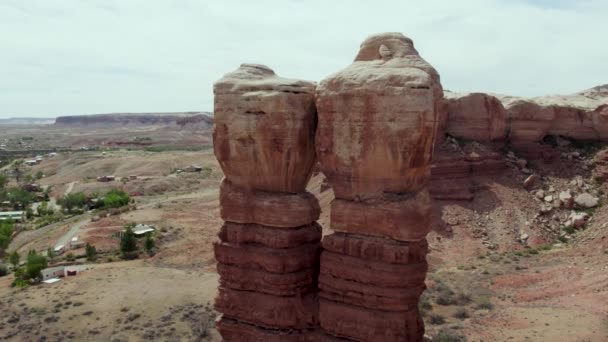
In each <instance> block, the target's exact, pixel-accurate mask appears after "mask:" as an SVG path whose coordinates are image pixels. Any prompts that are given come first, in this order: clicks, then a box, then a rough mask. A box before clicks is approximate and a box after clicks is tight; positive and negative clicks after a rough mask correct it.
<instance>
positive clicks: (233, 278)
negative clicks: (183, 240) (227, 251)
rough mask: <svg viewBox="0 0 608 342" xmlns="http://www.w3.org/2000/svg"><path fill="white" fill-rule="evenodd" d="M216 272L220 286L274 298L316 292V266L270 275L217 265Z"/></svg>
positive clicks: (258, 271)
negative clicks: (268, 295)
mask: <svg viewBox="0 0 608 342" xmlns="http://www.w3.org/2000/svg"><path fill="white" fill-rule="evenodd" d="M217 272H218V273H219V275H220V284H221V285H222V286H224V287H227V288H231V289H235V290H241V291H256V292H261V293H267V294H271V295H275V296H294V295H297V294H305V293H310V292H315V291H316V290H317V276H318V269H317V268H316V264H315V265H313V266H312V267H310V268H307V269H304V270H301V271H297V272H291V273H270V272H266V271H264V270H259V269H251V268H242V267H239V266H235V265H228V264H223V263H218V264H217Z"/></svg>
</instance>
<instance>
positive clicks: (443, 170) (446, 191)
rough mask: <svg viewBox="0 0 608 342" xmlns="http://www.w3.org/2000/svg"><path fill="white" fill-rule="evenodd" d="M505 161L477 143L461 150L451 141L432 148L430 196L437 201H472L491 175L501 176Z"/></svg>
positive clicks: (448, 140) (456, 143)
mask: <svg viewBox="0 0 608 342" xmlns="http://www.w3.org/2000/svg"><path fill="white" fill-rule="evenodd" d="M505 168H506V162H505V159H504V157H503V156H502V154H501V153H499V152H497V151H494V150H493V149H492V148H488V147H486V146H483V145H480V144H478V143H471V144H467V145H465V146H464V147H461V146H460V145H459V144H458V142H457V141H456V140H455V139H453V138H449V137H448V138H447V139H446V141H445V142H444V143H442V144H439V145H435V150H434V156H433V165H432V167H431V184H430V187H429V191H430V194H431V197H432V198H434V199H438V200H472V199H473V197H474V194H475V192H477V191H480V190H483V189H486V188H487V182H486V180H488V181H491V178H492V176H495V175H497V174H500V173H502V172H503V171H504V170H505Z"/></svg>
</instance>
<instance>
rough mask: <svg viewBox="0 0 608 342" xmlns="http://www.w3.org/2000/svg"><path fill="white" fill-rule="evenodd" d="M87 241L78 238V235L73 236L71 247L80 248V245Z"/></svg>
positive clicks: (82, 245)
mask: <svg viewBox="0 0 608 342" xmlns="http://www.w3.org/2000/svg"><path fill="white" fill-rule="evenodd" d="M84 245H85V243H84V241H82V240H79V239H78V236H74V237H73V238H72V240H70V248H71V249H76V248H80V247H84Z"/></svg>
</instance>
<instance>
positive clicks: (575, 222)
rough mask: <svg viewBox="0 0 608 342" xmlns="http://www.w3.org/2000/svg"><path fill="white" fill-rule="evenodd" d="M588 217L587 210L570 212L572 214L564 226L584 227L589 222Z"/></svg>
mask: <svg viewBox="0 0 608 342" xmlns="http://www.w3.org/2000/svg"><path fill="white" fill-rule="evenodd" d="M588 219H589V214H587V213H585V212H575V211H573V212H571V213H570V216H568V219H567V220H566V222H565V223H564V226H566V227H573V228H576V229H580V228H582V227H584V226H585V224H587V220H588Z"/></svg>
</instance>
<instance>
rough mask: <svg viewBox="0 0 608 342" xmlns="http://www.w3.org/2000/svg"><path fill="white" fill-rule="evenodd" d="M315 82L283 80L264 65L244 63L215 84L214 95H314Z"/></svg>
mask: <svg viewBox="0 0 608 342" xmlns="http://www.w3.org/2000/svg"><path fill="white" fill-rule="evenodd" d="M315 87H316V84H315V83H314V82H309V81H303V80H297V79H290V78H283V77H280V76H278V75H277V74H276V73H275V72H274V70H272V69H271V68H269V67H268V66H266V65H263V64H252V63H243V64H241V65H240V67H239V68H238V69H236V70H235V71H232V72H229V73H227V74H225V75H224V76H223V77H222V78H221V79H220V80H218V81H217V82H215V83H214V84H213V93H214V94H216V95H217V94H229V93H247V92H254V91H282V92H291V93H304V94H314V91H315Z"/></svg>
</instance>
